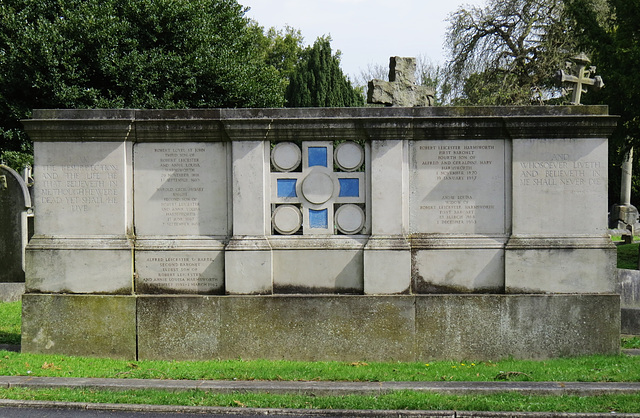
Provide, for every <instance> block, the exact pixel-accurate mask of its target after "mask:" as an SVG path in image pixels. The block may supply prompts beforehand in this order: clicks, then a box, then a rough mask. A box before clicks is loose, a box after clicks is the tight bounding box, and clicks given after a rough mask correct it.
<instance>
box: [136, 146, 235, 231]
mask: <svg viewBox="0 0 640 418" xmlns="http://www.w3.org/2000/svg"><path fill="white" fill-rule="evenodd" d="M134 167H135V173H134V175H135V203H136V205H135V209H136V210H135V213H136V220H135V224H136V233H137V234H138V235H174V236H175V235H178V236H198V235H219V236H226V235H227V231H228V216H227V210H228V207H227V194H228V192H227V185H228V182H227V157H226V144H223V143H193V142H186V143H180V144H155V143H143V144H136V146H135V148H134Z"/></svg>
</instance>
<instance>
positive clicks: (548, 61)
mask: <svg viewBox="0 0 640 418" xmlns="http://www.w3.org/2000/svg"><path fill="white" fill-rule="evenodd" d="M569 23H570V22H569V21H568V20H567V19H565V18H564V6H563V1H562V0H506V1H505V0H489V1H488V2H487V5H486V7H484V8H479V7H473V6H463V7H461V8H459V9H458V10H457V11H456V12H455V13H454V14H452V15H451V17H450V18H449V27H448V30H447V35H446V45H447V48H448V49H449V53H450V56H451V60H450V61H449V64H448V70H447V84H450V85H451V88H452V92H451V93H452V96H453V97H450V100H451V101H453V102H454V103H455V104H463V105H476V104H482V105H527V104H534V103H541V102H543V101H544V100H546V99H548V98H549V97H551V96H553V94H554V90H555V88H554V81H553V74H554V73H555V72H556V70H557V69H559V68H562V66H563V64H564V61H565V60H566V58H568V57H569V56H570V55H571V54H572V50H573V48H572V45H573V38H572V37H571V36H570V35H568V33H569Z"/></svg>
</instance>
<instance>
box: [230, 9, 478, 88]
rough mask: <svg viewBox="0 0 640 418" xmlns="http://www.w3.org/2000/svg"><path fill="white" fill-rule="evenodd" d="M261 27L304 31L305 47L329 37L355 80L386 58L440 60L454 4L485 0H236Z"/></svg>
mask: <svg viewBox="0 0 640 418" xmlns="http://www.w3.org/2000/svg"><path fill="white" fill-rule="evenodd" d="M238 2H239V3H240V4H242V5H243V6H247V7H250V8H251V10H249V12H248V13H247V16H248V17H250V18H252V19H254V20H257V21H258V23H259V24H260V25H261V26H264V27H265V28H270V27H272V26H274V27H276V28H278V29H281V28H284V27H285V26H286V25H289V26H292V27H294V28H296V29H300V31H302V35H303V36H304V43H305V45H310V44H313V42H314V41H315V40H316V38H317V37H318V36H322V35H331V39H332V41H331V48H332V49H333V50H334V51H335V50H340V51H342V57H341V67H342V70H343V72H344V73H345V74H347V75H348V76H349V77H350V78H351V80H352V81H353V80H354V79H355V78H356V77H357V76H359V75H360V71H361V70H364V69H366V68H367V65H368V64H382V65H384V67H385V68H386V67H387V66H388V65H389V57H391V56H403V57H417V56H419V55H422V56H425V57H427V58H429V59H430V60H431V61H432V62H433V63H440V64H443V63H444V62H445V60H446V57H445V55H444V50H443V43H444V34H445V30H446V27H447V22H445V19H446V18H447V16H448V15H449V14H450V13H452V12H454V11H455V10H456V9H457V8H458V6H460V5H463V4H472V5H477V6H482V5H483V4H484V0H435V1H434V0H238Z"/></svg>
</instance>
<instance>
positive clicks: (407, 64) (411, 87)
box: [367, 57, 435, 106]
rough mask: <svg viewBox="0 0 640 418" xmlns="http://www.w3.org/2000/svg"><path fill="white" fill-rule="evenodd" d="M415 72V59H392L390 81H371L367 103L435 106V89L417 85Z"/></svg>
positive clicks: (390, 62) (390, 61)
mask: <svg viewBox="0 0 640 418" xmlns="http://www.w3.org/2000/svg"><path fill="white" fill-rule="evenodd" d="M415 72H416V59H415V58H405V57H391V58H390V60H389V81H384V80H377V79H374V80H371V81H369V88H368V90H367V103H382V104H385V105H387V106H433V98H434V95H435V91H434V89H433V88H431V87H427V86H418V85H416V77H415Z"/></svg>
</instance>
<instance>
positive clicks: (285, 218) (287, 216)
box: [271, 205, 302, 235]
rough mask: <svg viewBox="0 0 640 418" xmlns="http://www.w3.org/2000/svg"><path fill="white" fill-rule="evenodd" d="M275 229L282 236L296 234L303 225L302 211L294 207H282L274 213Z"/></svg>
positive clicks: (272, 221) (272, 220)
mask: <svg viewBox="0 0 640 418" xmlns="http://www.w3.org/2000/svg"><path fill="white" fill-rule="evenodd" d="M271 223H272V225H273V228H274V229H275V230H276V231H278V232H279V233H281V234H285V235H291V234H295V233H296V232H297V231H298V229H300V225H302V214H301V213H300V209H298V208H297V207H295V206H293V205H280V206H278V207H277V208H275V210H274V211H273V216H272V218H271Z"/></svg>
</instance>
